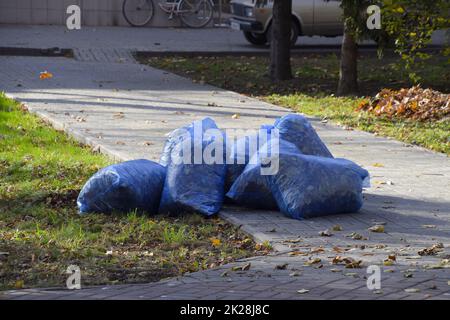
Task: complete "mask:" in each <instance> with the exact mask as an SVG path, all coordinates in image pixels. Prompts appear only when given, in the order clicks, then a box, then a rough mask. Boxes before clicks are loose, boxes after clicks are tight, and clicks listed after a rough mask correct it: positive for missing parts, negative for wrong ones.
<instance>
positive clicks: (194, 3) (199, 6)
mask: <svg viewBox="0 0 450 320" xmlns="http://www.w3.org/2000/svg"><path fill="white" fill-rule="evenodd" d="M178 15H179V16H180V18H181V21H183V23H184V24H185V25H187V26H188V27H191V28H202V27H204V26H206V25H207V24H208V23H209V22H210V21H211V20H212V17H213V5H212V3H211V1H209V0H181V2H180V5H179V7H178Z"/></svg>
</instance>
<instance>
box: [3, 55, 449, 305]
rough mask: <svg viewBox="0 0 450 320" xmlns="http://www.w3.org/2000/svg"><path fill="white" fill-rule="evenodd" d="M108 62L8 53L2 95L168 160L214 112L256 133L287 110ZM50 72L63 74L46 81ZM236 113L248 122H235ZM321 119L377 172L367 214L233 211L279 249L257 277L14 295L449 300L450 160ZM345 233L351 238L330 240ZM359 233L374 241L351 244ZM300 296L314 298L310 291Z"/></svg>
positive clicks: (257, 262)
mask: <svg viewBox="0 0 450 320" xmlns="http://www.w3.org/2000/svg"><path fill="white" fill-rule="evenodd" d="M108 61H109V59H105V60H104V61H103V62H102V61H96V62H92V61H89V60H82V61H79V60H75V59H67V58H36V57H0V70H1V73H0V90H4V91H6V92H7V93H8V94H11V95H13V96H14V97H16V98H17V99H19V100H20V101H23V102H24V103H26V104H27V105H28V107H29V108H30V110H31V111H32V112H35V113H37V114H39V115H40V116H42V117H44V118H46V119H48V120H49V121H50V122H51V123H52V124H53V125H54V126H55V127H57V128H61V129H64V130H66V131H67V132H69V133H70V134H72V135H74V136H75V137H76V138H78V139H80V140H81V141H83V142H85V143H88V144H90V145H92V146H93V148H95V149H96V150H100V151H102V152H105V153H107V154H109V155H111V156H113V157H115V158H116V159H120V160H125V159H135V158H148V159H152V160H157V159H158V157H159V153H160V151H161V149H162V146H163V143H164V140H165V134H166V133H168V132H169V131H171V130H172V129H174V128H176V127H179V126H181V125H184V124H186V123H189V122H191V121H193V120H195V119H200V118H202V117H205V116H211V117H213V118H214V119H215V120H216V121H217V123H218V125H219V126H220V127H221V128H257V127H259V125H261V124H264V123H273V121H274V120H275V118H277V117H279V116H281V115H283V114H286V113H287V112H288V110H286V109H283V108H280V107H276V106H273V105H270V104H267V103H264V102H261V101H258V100H255V99H250V98H248V97H244V96H241V95H238V94H236V93H233V92H229V91H225V90H221V89H218V88H214V87H211V86H208V85H202V84H198V83H193V82H191V81H190V80H188V79H184V78H182V77H179V76H176V75H173V74H170V73H167V72H164V71H161V70H157V69H154V68H150V67H147V66H142V65H139V64H137V63H132V62H127V61H118V62H114V61H113V62H111V61H110V62H108ZM44 70H48V71H49V72H52V73H53V74H54V77H53V78H52V79H47V80H39V72H41V71H44ZM235 113H239V114H240V118H238V119H233V118H232V115H233V114H235ZM311 121H312V123H313V125H314V126H315V127H316V129H317V131H318V133H319V135H320V136H321V138H322V139H323V140H324V141H325V142H326V143H327V145H328V146H329V147H330V149H331V151H332V152H333V154H334V155H335V156H337V157H346V158H349V159H351V160H354V161H355V162H357V163H358V164H360V165H362V166H364V167H365V168H367V169H368V170H369V171H370V173H371V176H372V185H373V187H372V188H371V189H369V190H367V191H366V193H365V198H366V201H365V205H364V207H363V210H362V211H361V212H360V213H358V214H348V215H340V216H331V217H323V218H319V219H311V220H307V221H295V220H291V219H288V218H285V217H283V216H282V215H281V214H280V213H277V212H257V211H248V210H245V209H242V208H225V209H224V210H223V211H222V213H221V215H222V217H224V218H225V219H228V220H230V221H232V222H234V223H236V224H238V225H242V227H243V229H244V230H246V231H247V232H249V233H251V234H252V235H253V236H254V237H255V238H256V239H257V240H258V241H269V242H270V243H271V244H272V245H273V247H274V248H275V249H276V250H277V251H276V253H275V254H274V255H272V256H267V257H258V258H253V259H250V260H251V261H250V262H251V268H250V270H248V271H232V270H231V269H232V265H227V266H223V267H221V268H219V269H216V270H209V271H205V272H198V273H194V274H190V275H187V276H185V277H181V278H179V279H172V280H167V281H163V282H158V283H150V284H143V285H123V286H108V287H104V288H103V287H96V288H87V289H84V290H81V291H76V292H73V291H67V290H60V291H58V290H22V291H11V292H5V293H3V298H8V299H45V298H57V299H59V298H61V299H76V298H88V297H89V298H94V299H107V298H155V299H172V298H180V299H181V298H191V299H212V298H229V299H246V298H247V299H259V298H267V299H291V298H292V299H295V298H298V299H312V298H330V299H332V298H338V299H354V298H355V299H358V298H373V299H397V298H398V299H400V298H405V299H409V298H417V299H427V298H433V299H449V298H450V286H449V284H448V281H449V280H450V269H449V267H450V265H449V264H448V258H449V257H450V202H449V199H450V159H449V158H448V157H446V156H444V155H441V154H436V153H433V152H430V151H426V150H424V149H421V148H417V147H412V146H408V145H405V144H403V143H400V142H397V141H393V140H389V139H385V138H381V137H376V136H373V135H371V134H368V133H364V132H359V131H348V130H343V129H342V128H339V127H337V126H334V125H330V124H325V123H321V122H320V121H318V120H317V119H311ZM376 163H378V164H382V166H379V165H374V164H376ZM375 223H383V224H385V229H386V232H385V233H372V232H369V231H368V230H367V228H368V227H370V226H372V225H374V224H375ZM335 225H339V226H340V227H341V228H342V231H332V233H333V235H332V236H331V237H323V236H320V234H319V233H320V231H324V230H325V229H329V228H332V227H333V226H335ZM353 232H354V233H358V234H360V235H361V237H362V238H363V239H361V240H357V239H354V238H357V237H353V238H352V237H351V233H353ZM437 243H442V244H443V245H444V249H443V250H442V251H441V252H439V253H438V254H437V255H430V256H421V255H419V254H418V252H419V250H422V249H424V248H426V247H430V246H432V245H434V244H437ZM337 255H339V256H342V257H351V258H354V259H356V260H362V261H363V266H364V267H363V268H361V269H348V268H345V266H344V265H342V264H336V265H333V264H331V261H332V259H333V258H334V257H335V256H337ZM389 255H395V256H396V262H395V263H394V264H393V265H392V266H383V260H385V259H387V257H388V256H389ZM318 259H320V261H319V260H318ZM446 259H447V260H446ZM246 263H247V262H246V261H242V262H238V263H237V265H244V264H246ZM286 264H287V265H286ZM371 264H377V265H380V266H381V268H382V289H381V292H377V293H374V292H372V291H370V290H368V289H367V288H366V280H365V279H364V276H366V274H365V272H366V269H365V267H366V266H368V265H371ZM277 266H278V267H277ZM278 269H282V270H278ZM224 271H227V272H225V273H224ZM300 289H307V290H310V291H309V292H307V293H304V294H299V293H297V291H298V290H300ZM405 289H409V290H407V291H405Z"/></svg>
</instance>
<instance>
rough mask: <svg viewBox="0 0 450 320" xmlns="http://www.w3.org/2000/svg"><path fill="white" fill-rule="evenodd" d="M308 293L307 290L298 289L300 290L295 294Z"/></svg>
mask: <svg viewBox="0 0 450 320" xmlns="http://www.w3.org/2000/svg"><path fill="white" fill-rule="evenodd" d="M308 292H309V290H308V289H300V290H298V291H297V293H300V294H305V293H308Z"/></svg>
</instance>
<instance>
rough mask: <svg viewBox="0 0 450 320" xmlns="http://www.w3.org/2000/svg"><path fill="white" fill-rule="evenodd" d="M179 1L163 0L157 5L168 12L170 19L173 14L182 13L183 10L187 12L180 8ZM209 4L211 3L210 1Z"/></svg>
mask: <svg viewBox="0 0 450 320" xmlns="http://www.w3.org/2000/svg"><path fill="white" fill-rule="evenodd" d="M181 1H182V0H175V1H165V2H163V3H159V7H160V8H161V10H163V11H164V12H165V13H168V14H169V19H172V18H173V15H174V14H175V15H179V14H183V13H184V12H189V11H187V10H181V9H180V5H181ZM206 1H209V2H212V1H211V0H206ZM211 4H212V5H213V3H211ZM213 6H214V5H213Z"/></svg>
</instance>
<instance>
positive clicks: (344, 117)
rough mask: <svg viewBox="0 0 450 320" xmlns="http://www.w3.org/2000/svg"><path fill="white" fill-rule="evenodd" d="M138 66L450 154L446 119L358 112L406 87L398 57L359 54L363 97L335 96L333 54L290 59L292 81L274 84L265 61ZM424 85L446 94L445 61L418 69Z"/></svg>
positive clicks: (449, 76)
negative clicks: (367, 101) (388, 91)
mask: <svg viewBox="0 0 450 320" xmlns="http://www.w3.org/2000/svg"><path fill="white" fill-rule="evenodd" d="M141 62H142V63H146V64H149V65H151V66H154V67H157V68H161V69H166V70H169V71H172V72H175V73H177V74H180V75H183V76H187V77H190V78H192V79H193V81H195V82H200V83H203V82H205V83H209V84H212V85H215V86H218V87H222V88H225V89H228V90H232V91H237V92H240V93H243V94H246V95H250V96H253V97H257V98H260V99H263V100H265V101H268V102H271V103H274V104H277V105H281V106H286V107H289V108H291V109H293V110H294V111H296V112H302V113H305V114H308V115H312V116H317V117H319V118H324V119H327V120H329V121H331V122H334V123H339V124H342V125H345V126H348V127H352V128H357V129H360V130H364V131H368V132H372V133H376V134H379V135H382V136H389V137H393V138H395V139H398V140H401V141H404V142H407V143H411V144H416V145H420V146H423V147H426V148H429V149H432V150H435V151H438V152H443V153H446V154H450V140H449V136H450V120H449V119H444V120H442V121H439V122H437V121H434V122H431V121H430V122H417V121H411V120H404V119H387V118H382V117H375V116H372V115H369V114H368V113H366V112H362V111H361V112H357V111H356V109H357V107H358V105H359V104H360V103H361V101H363V99H364V98H365V97H368V96H373V95H375V94H376V93H378V92H379V91H380V90H381V89H383V88H385V87H387V88H392V89H399V88H402V87H410V86H412V83H410V82H409V77H408V74H407V73H406V71H405V70H403V69H402V68H401V67H399V64H398V59H397V58H395V57H392V56H386V57H385V58H383V59H382V60H379V59H378V58H377V57H375V56H373V55H362V56H361V58H360V61H359V82H360V89H361V97H350V98H339V97H335V96H334V93H335V91H336V87H337V82H338V78H339V60H338V57H337V56H336V55H334V54H330V55H317V54H308V55H303V56H294V57H293V58H292V69H293V74H294V79H293V80H289V81H283V82H280V83H272V82H271V81H270V79H269V78H268V76H267V66H268V63H269V61H268V59H267V58H265V57H179V56H178V57H166V58H150V59H141ZM416 72H417V74H418V75H419V76H420V77H421V78H422V83H421V85H422V86H423V87H431V88H433V89H435V90H440V91H442V92H448V91H449V90H450V68H449V64H448V59H446V58H443V57H439V56H435V57H433V58H431V59H430V60H429V61H427V63H426V64H424V65H422V66H418V67H417V70H416Z"/></svg>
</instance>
